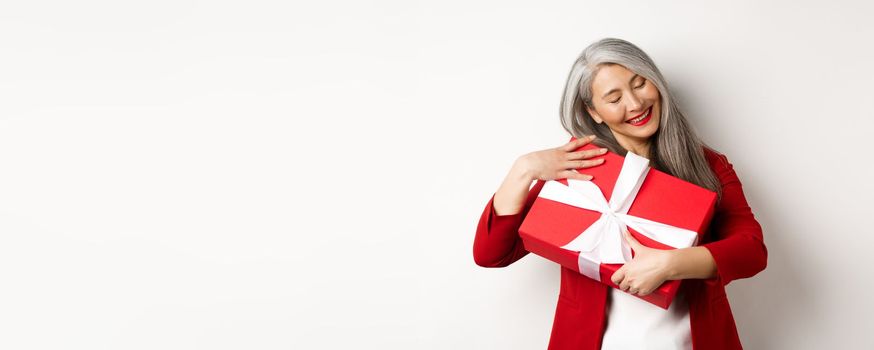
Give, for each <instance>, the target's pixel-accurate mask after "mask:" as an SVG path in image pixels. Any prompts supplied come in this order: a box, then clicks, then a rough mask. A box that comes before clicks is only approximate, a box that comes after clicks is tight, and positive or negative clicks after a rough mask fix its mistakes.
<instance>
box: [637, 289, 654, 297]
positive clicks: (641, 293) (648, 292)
mask: <svg viewBox="0 0 874 350" xmlns="http://www.w3.org/2000/svg"><path fill="white" fill-rule="evenodd" d="M650 293H652V290H650V289H648V288H647V289H644V290H641V291H640V292H638V293H637V295H639V296H642V297H645V296H647V295H650Z"/></svg>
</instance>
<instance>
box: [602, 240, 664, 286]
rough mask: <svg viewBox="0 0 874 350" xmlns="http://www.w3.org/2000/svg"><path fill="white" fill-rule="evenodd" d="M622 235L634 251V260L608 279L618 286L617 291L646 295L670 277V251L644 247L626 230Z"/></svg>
mask: <svg viewBox="0 0 874 350" xmlns="http://www.w3.org/2000/svg"><path fill="white" fill-rule="evenodd" d="M624 235H625V240H626V241H628V243H629V244H630V245H631V249H632V250H634V258H633V259H631V261H629V262H626V263H625V265H623V266H622V267H620V268H619V270H617V271H616V273H614V274H613V276H612V277H611V278H610V279H611V280H613V283H616V284H617V285H619V289H621V290H623V291H626V292H628V293H630V294H637V295H639V296H645V295H648V294H650V293H652V291H654V290H655V289H656V288H658V287H659V286H661V285H662V283H664V282H665V280H667V279H668V276H670V266H671V259H672V254H671V251H670V250H661V249H655V248H650V247H647V246H644V245H643V244H640V242H639V241H638V240H637V239H635V238H634V237H633V236H631V234H630V233H628V230H625V232H624Z"/></svg>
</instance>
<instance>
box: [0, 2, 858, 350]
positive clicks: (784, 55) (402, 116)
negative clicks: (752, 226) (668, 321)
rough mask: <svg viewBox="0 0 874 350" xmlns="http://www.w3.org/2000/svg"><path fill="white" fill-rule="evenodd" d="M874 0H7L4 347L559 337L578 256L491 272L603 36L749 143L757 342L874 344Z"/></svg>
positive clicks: (2, 50)
mask: <svg viewBox="0 0 874 350" xmlns="http://www.w3.org/2000/svg"><path fill="white" fill-rule="evenodd" d="M872 17H874V11H872V5H869V4H866V3H865V2H864V1H857V2H848V1H843V2H840V1H829V2H826V1H820V2H799V1H782V2H777V1H775V2H769V3H768V4H765V3H764V2H754V1H749V2H742V1H732V2H731V3H729V2H719V3H708V4H704V3H702V2H700V1H675V2H671V3H670V4H667V3H657V2H652V1H623V2H616V1H599V2H583V1H573V2H554V3H542V4H539V5H537V7H534V5H533V3H531V2H530V1H524V2H506V1H493V2H468V1H451V2H447V1H440V2H436V1H435V2H432V3H426V2H409V1H396V2H387V1H379V2H360V1H345V2H309V3H306V4H296V3H292V2H288V1H275V2H253V1H246V2H243V1H237V2H222V1H149V2H139V3H130V2H125V3H122V2H117V1H77V2H67V1H48V2H46V1H27V2H24V1H19V2H12V1H4V2H3V3H2V4H0V348H3V349H89V350H96V349H338V348H367V349H411V348H418V349H543V348H545V347H546V344H547V341H548V337H549V331H550V329H551V325H552V317H553V311H554V308H555V302H556V300H557V293H558V284H559V268H558V267H557V265H555V264H553V263H550V262H548V261H546V260H544V259H542V258H540V257H537V256H534V255H529V256H528V257H525V258H524V259H522V260H520V261H519V262H517V263H516V264H514V265H512V266H510V267H507V268H504V269H485V268H481V267H478V266H476V265H475V264H474V262H473V258H472V255H471V250H472V243H473V236H474V230H475V228H476V224H477V221H478V219H479V216H480V214H481V213H482V210H483V208H484V205H485V204H486V202H487V200H488V199H489V197H490V196H491V194H492V193H493V192H494V191H495V190H496V189H497V187H498V186H499V184H500V183H501V181H502V180H503V177H504V176H505V174H506V172H507V171H508V170H509V168H510V165H511V164H512V163H513V161H514V160H515V159H516V157H518V156H520V155H522V154H524V153H527V152H531V151H535V150H540V149H544V148H549V147H556V146H559V145H561V144H563V143H564V142H566V141H567V139H568V138H569V136H568V135H567V134H566V133H565V132H564V130H563V129H561V127H560V124H559V120H558V113H557V111H558V103H559V99H560V95H561V92H562V89H563V86H564V81H565V79H566V75H567V73H568V70H569V68H570V65H571V63H572V62H573V60H574V59H575V58H576V57H577V55H578V54H579V52H580V51H581V50H582V49H583V48H584V47H585V46H586V45H588V44H589V43H591V42H593V41H595V40H597V39H600V38H603V37H608V36H610V37H618V38H623V39H626V40H629V41H631V42H633V43H635V44H637V45H638V46H640V47H641V48H642V49H644V50H645V51H646V52H647V53H648V54H649V55H650V56H651V57H652V58H653V59H654V60H655V62H656V64H657V65H658V66H659V67H660V68H661V70H662V72H663V74H664V75H665V77H666V78H667V79H668V82H669V84H670V85H671V87H672V89H673V90H675V93H676V94H677V96H678V97H679V98H680V103H681V105H682V108H684V110H685V111H686V113H687V115H688V117H689V118H690V119H691V122H692V123H693V125H694V126H695V127H696V128H697V130H698V131H699V132H700V134H701V136H702V137H703V138H704V139H705V140H706V141H707V142H708V143H710V144H711V145H712V146H714V147H715V148H716V149H718V150H720V151H722V152H723V153H725V154H726V155H727V156H728V158H729V159H730V160H731V161H732V162H733V163H734V165H735V169H736V170H737V172H738V174H739V176H740V178H741V180H742V182H743V184H744V187H745V191H746V194H747V197H748V199H749V202H750V204H751V206H752V207H753V210H754V212H755V214H756V215H757V218H759V220H760V222H761V224H762V225H763V227H764V229H765V230H764V232H765V242H766V244H767V246H768V249H769V260H768V267H767V269H766V270H765V271H763V272H762V273H760V274H758V275H756V276H755V277H754V278H751V279H744V280H738V281H735V282H733V283H732V284H731V285H729V286H728V295H729V300H730V301H731V305H732V310H733V311H734V314H735V318H736V322H737V326H738V329H739V332H740V334H741V337H742V340H743V342H744V345H745V346H746V347H747V348H749V349H826V348H829V349H871V348H874V337H872V334H871V330H872V323H871V321H870V317H871V313H872V311H874V310H872V309H874V307H872V306H874V303H872V301H871V291H872V288H874V283H872V281H871V280H872V273H871V270H870V267H871V265H872V264H871V260H870V254H869V252H870V251H871V246H872V245H874V238H872V232H874V229H872V228H871V226H870V222H868V219H870V218H871V215H872V214H874V210H872V205H871V198H872V197H874V186H872V184H871V183H872V178H874V167H872V166H871V164H869V163H870V161H871V160H872V157H871V150H870V148H871V141H870V140H871V139H870V137H871V135H872V132H874V121H872V120H874V112H872V111H874V98H872V92H874V73H872V69H871V65H870V62H872V61H874V45H872V44H871V38H872V37H874V24H872V22H871V18H872Z"/></svg>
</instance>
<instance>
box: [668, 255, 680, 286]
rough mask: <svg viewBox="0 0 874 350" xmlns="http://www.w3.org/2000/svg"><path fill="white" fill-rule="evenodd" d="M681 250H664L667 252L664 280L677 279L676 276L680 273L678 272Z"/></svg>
mask: <svg viewBox="0 0 874 350" xmlns="http://www.w3.org/2000/svg"><path fill="white" fill-rule="evenodd" d="M681 250H682V249H669V250H666V251H665V252H667V253H668V254H667V257H668V258H667V264H666V265H665V276H666V278H665V279H666V280H675V279H678V277H679V275H680V272H679V266H680V259H682V257H681V254H682V252H681Z"/></svg>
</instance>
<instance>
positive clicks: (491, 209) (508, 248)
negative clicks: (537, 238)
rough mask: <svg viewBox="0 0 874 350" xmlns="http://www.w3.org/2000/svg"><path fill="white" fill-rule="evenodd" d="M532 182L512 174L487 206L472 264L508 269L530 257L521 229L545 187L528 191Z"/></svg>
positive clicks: (517, 174)
mask: <svg viewBox="0 0 874 350" xmlns="http://www.w3.org/2000/svg"><path fill="white" fill-rule="evenodd" d="M516 168H517V167H515V166H514V169H516ZM531 181H532V180H529V179H527V176H526V175H524V174H519V172H518V171H512V170H511V171H510V173H509V174H508V175H507V178H506V179H505V180H504V182H503V184H502V185H501V187H500V188H499V189H498V191H497V192H495V194H494V195H492V198H491V199H490V200H489V202H488V203H487V204H486V208H485V210H484V211H483V214H482V215H481V216H480V220H479V224H478V225H477V229H476V236H475V237H474V241H473V260H474V262H476V264H477V265H479V266H483V267H505V266H508V265H510V264H512V263H514V262H516V261H517V260H519V259H521V258H522V257H524V256H525V255H527V254H528V251H527V250H525V248H524V247H523V245H522V239H521V238H520V237H519V226H521V225H522V220H523V219H524V218H525V215H526V214H527V213H528V210H529V209H531V205H532V204H533V203H534V200H535V199H537V195H538V194H539V193H540V189H541V188H543V184H544V182H542V181H537V182H536V183H535V184H534V187H533V188H531V189H530V190H529V187H531Z"/></svg>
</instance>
